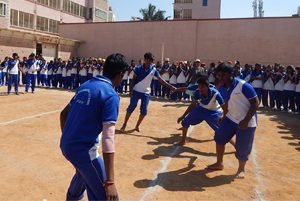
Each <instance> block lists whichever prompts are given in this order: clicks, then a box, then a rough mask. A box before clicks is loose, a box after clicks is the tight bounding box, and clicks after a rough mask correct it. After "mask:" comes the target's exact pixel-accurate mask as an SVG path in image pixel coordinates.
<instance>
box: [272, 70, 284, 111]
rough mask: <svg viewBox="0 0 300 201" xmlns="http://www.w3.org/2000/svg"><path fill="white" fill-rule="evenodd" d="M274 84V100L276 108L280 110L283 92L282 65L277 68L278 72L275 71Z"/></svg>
mask: <svg viewBox="0 0 300 201" xmlns="http://www.w3.org/2000/svg"><path fill="white" fill-rule="evenodd" d="M273 76H274V85H275V87H274V88H275V91H274V94H275V100H276V109H277V110H278V111H280V110H281V106H282V93H283V87H284V76H285V72H284V66H280V67H279V68H278V72H277V73H275V74H274V75H273Z"/></svg>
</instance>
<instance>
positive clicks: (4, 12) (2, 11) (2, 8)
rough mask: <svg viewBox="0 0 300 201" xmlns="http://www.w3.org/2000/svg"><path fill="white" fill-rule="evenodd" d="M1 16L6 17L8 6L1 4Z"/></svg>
mask: <svg viewBox="0 0 300 201" xmlns="http://www.w3.org/2000/svg"><path fill="white" fill-rule="evenodd" d="M0 15H2V16H5V15H6V4H5V3H0Z"/></svg>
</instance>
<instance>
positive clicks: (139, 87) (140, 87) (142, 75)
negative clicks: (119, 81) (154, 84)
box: [133, 64, 159, 93]
mask: <svg viewBox="0 0 300 201" xmlns="http://www.w3.org/2000/svg"><path fill="white" fill-rule="evenodd" d="M134 74H135V75H136V76H137V78H136V80H135V85H134V87H133V90H135V91H137V92H140V93H149V91H150V84H151V81H152V79H153V77H154V76H155V77H159V73H158V71H157V70H156V68H155V65H154V64H151V65H150V67H149V69H147V70H146V69H145V64H142V65H140V66H138V67H136V68H135V69H134Z"/></svg>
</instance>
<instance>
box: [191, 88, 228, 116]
mask: <svg viewBox="0 0 300 201" xmlns="http://www.w3.org/2000/svg"><path fill="white" fill-rule="evenodd" d="M194 100H198V104H197V106H196V107H197V108H198V109H201V110H202V111H203V112H205V113H215V112H220V111H221V105H224V100H223V98H222V96H221V94H220V93H219V91H218V90H217V89H214V88H211V87H210V88H209V91H208V96H207V98H204V96H203V95H202V94H200V92H199V90H198V89H197V90H196V91H195V94H194Z"/></svg>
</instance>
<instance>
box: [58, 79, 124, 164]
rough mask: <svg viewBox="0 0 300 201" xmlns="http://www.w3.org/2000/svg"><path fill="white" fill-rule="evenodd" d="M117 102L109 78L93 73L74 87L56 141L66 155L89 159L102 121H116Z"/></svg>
mask: <svg viewBox="0 0 300 201" xmlns="http://www.w3.org/2000/svg"><path fill="white" fill-rule="evenodd" d="M119 102H120V98H119V96H118V94H117V93H116V92H115V90H114V88H113V85H112V83H111V81H110V80H109V79H108V78H106V77H103V76H96V77H94V78H93V79H91V80H89V81H87V82H85V83H84V84H82V85H81V86H80V87H79V88H78V89H77V91H76V94H75V96H74V97H73V98H72V100H71V101H70V103H69V105H70V110H69V113H68V116H67V119H66V123H65V126H64V129H63V133H62V137H61V141H60V147H61V149H62V152H63V154H64V155H65V156H66V158H68V157H69V158H70V157H71V158H73V159H75V160H77V157H81V158H84V160H89V157H90V153H91V151H92V150H94V149H92V148H93V147H97V144H98V143H99V134H100V133H101V132H102V129H103V125H102V124H103V123H114V124H115V123H116V121H117V118H118V113H119ZM95 150H96V148H95ZM95 150H94V151H95Z"/></svg>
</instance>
